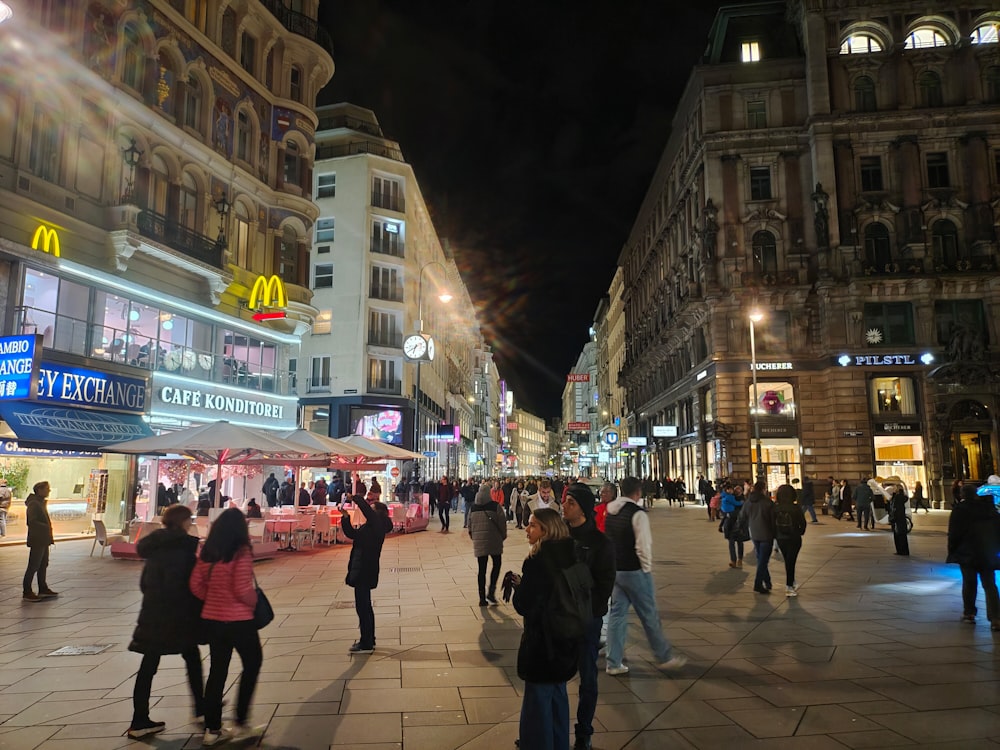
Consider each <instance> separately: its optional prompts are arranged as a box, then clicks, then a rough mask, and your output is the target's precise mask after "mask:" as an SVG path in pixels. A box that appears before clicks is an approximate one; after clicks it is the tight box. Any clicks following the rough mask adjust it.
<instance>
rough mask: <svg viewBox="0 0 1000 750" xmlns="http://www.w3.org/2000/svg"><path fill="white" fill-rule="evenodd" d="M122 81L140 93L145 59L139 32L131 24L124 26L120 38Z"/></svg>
mask: <svg viewBox="0 0 1000 750" xmlns="http://www.w3.org/2000/svg"><path fill="white" fill-rule="evenodd" d="M122 47H123V50H122V58H123V59H122V83H124V84H125V85H126V86H128V87H129V88H130V89H133V90H134V91H138V92H139V93H140V94H141V93H142V84H143V78H144V77H145V76H144V68H145V65H144V63H145V59H144V56H143V54H142V43H141V41H140V39H139V32H138V31H136V29H135V27H134V26H132V25H129V26H126V27H125V33H124V35H123V39H122Z"/></svg>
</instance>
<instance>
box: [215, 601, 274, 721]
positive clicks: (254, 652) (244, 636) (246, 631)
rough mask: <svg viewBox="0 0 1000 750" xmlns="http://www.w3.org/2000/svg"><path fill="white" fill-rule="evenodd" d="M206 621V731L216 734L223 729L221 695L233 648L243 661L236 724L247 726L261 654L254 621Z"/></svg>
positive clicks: (262, 658) (262, 656) (262, 657)
mask: <svg viewBox="0 0 1000 750" xmlns="http://www.w3.org/2000/svg"><path fill="white" fill-rule="evenodd" d="M207 622H208V627H209V641H208V647H209V650H210V653H211V656H212V662H211V666H210V667H209V669H208V682H206V683H205V729H211V730H212V731H215V732H217V731H218V730H219V729H221V728H222V693H223V691H224V690H225V689H226V681H227V680H228V679H229V662H230V661H231V660H232V658H233V649H236V653H238V654H239V655H240V661H241V662H243V674H241V675H240V689H239V694H238V697H237V699H236V723H237V724H246V721H247V717H248V716H249V715H250V700H251V699H252V698H253V691H254V689H255V688H256V687H257V676H258V675H259V674H260V665H261V664H262V663H263V661H264V654H263V651H262V650H261V647H260V638H259V637H258V636H257V628H256V627H255V626H254V624H253V620H243V621H240V622H218V621H216V620H208V621H207Z"/></svg>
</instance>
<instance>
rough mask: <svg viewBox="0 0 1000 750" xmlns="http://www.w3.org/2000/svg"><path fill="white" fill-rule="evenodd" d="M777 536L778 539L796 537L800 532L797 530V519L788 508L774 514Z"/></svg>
mask: <svg viewBox="0 0 1000 750" xmlns="http://www.w3.org/2000/svg"><path fill="white" fill-rule="evenodd" d="M774 528H775V536H777V538H778V539H794V538H795V537H796V536H798V534H797V533H796V530H795V519H794V518H792V514H791V513H789V512H788V511H787V510H779V511H778V512H777V513H776V514H775V516H774Z"/></svg>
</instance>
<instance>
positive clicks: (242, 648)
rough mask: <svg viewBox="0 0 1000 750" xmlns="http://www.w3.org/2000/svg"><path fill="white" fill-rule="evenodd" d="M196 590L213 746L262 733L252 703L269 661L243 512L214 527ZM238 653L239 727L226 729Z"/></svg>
mask: <svg viewBox="0 0 1000 750" xmlns="http://www.w3.org/2000/svg"><path fill="white" fill-rule="evenodd" d="M191 592H192V593H193V594H194V595H195V596H196V597H198V598H199V599H201V600H202V601H203V602H204V605H203V606H202V610H201V616H202V619H203V620H204V621H205V627H206V630H207V635H208V645H209V650H210V653H211V655H212V661H211V667H210V668H209V671H208V682H207V683H205V736H204V738H203V739H202V745H203V746H206V747H211V746H212V745H217V744H219V743H222V742H226V741H227V740H230V739H245V738H248V737H255V736H258V735H259V734H260V733H261V728H260V727H251V726H249V725H248V724H247V718H248V716H249V714H250V700H251V699H252V698H253V691H254V689H255V688H256V687H257V677H258V675H259V674H260V667H261V664H262V663H263V661H264V654H263V651H262V649H261V646H260V637H259V636H258V635H257V627H256V626H255V625H254V622H253V615H254V607H256V606H257V587H256V585H255V584H254V577H253V551H252V549H251V547H250V535H249V533H248V531H247V522H246V519H245V518H244V517H243V513H242V512H241V511H240V510H239V509H238V508H230V509H228V510H226V511H223V513H222V515H220V516H219V517H218V518H217V519H215V523H213V524H212V528H211V530H210V531H209V532H208V538H207V539H206V540H205V546H204V547H202V550H201V558H200V559H199V560H198V562H197V564H196V565H195V567H194V571H192V573H191ZM233 649H235V650H236V653H238V654H239V655H240V661H241V662H243V674H242V675H241V676H240V688H239V694H238V697H237V699H236V725H235V726H234V727H233V728H231V729H230V728H224V727H223V726H222V693H223V691H224V690H225V688H226V682H227V680H228V678H229V662H230V660H231V659H232V658H233Z"/></svg>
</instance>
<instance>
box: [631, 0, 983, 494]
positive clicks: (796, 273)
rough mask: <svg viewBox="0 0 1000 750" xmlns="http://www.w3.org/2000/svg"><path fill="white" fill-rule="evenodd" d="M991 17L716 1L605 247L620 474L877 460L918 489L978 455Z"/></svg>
mask: <svg viewBox="0 0 1000 750" xmlns="http://www.w3.org/2000/svg"><path fill="white" fill-rule="evenodd" d="M998 21H1000V13H997V12H987V11H985V10H984V9H983V8H982V7H981V6H980V5H975V4H973V3H968V2H951V3H944V4H936V5H935V6H934V8H933V9H923V10H919V9H914V6H913V4H912V3H907V2H882V3H875V4H873V3H867V2H837V3H833V2H823V0H803V1H799V0H790V2H788V3H781V2H775V3H757V4H754V5H752V6H742V7H740V6H732V7H726V8H723V9H721V10H720V12H719V14H718V16H717V18H716V21H715V24H714V26H713V28H712V30H711V33H710V39H709V43H708V48H707V50H706V53H705V57H704V59H703V60H702V61H701V63H700V64H699V65H697V66H696V67H695V68H694V70H693V72H692V74H691V77H690V79H689V81H688V85H687V88H686V90H685V93H684V95H683V98H682V100H681V102H680V104H679V106H678V110H677V114H676V116H675V120H674V128H673V131H672V133H671V136H670V139H669V141H668V144H667V147H666V149H665V151H664V153H663V155H662V158H661V160H660V163H659V165H658V167H657V170H656V173H655V175H654V177H653V180H652V182H651V184H650V187H649V190H648V193H647V195H646V198H645V200H644V201H643V204H642V206H641V208H640V211H639V214H638V216H637V218H636V222H635V224H634V227H633V230H632V232H631V234H630V237H629V240H628V242H627V244H626V246H625V247H624V249H623V251H622V253H621V256H620V266H621V269H622V271H623V274H624V292H623V302H624V305H625V314H626V339H627V341H626V355H625V363H624V366H623V367H622V368H621V370H620V372H619V382H620V383H621V384H622V385H623V386H625V387H626V388H627V393H628V412H629V429H630V431H631V432H633V434H638V435H645V436H648V438H649V443H650V446H649V447H648V448H647V451H646V452H645V454H644V455H642V456H641V459H642V460H641V462H640V463H639V464H638V465H637V466H636V467H635V469H636V470H640V471H644V472H653V473H659V474H661V475H667V474H669V475H671V476H677V475H681V476H684V477H685V479H686V480H687V481H688V486H692V485H691V481H692V480H693V479H694V477H695V476H696V474H697V473H699V472H706V473H707V474H709V475H710V476H723V475H733V476H738V477H741V478H749V477H750V476H751V475H752V474H753V473H754V465H755V464H756V463H757V462H758V460H759V461H760V462H761V464H762V465H763V466H762V468H763V470H764V472H765V474H766V476H767V479H768V481H769V483H770V484H771V485H772V486H773V485H775V484H778V483H780V482H784V481H786V480H788V479H790V478H793V477H801V476H803V475H804V474H808V475H810V476H821V477H824V478H825V477H827V476H828V475H834V476H836V477H848V478H849V479H852V480H856V479H858V478H859V477H860V476H862V475H863V474H864V473H866V472H875V473H879V474H882V475H889V474H898V475H900V476H901V477H903V478H904V479H906V480H908V483H909V484H910V486H911V487H912V484H913V482H915V481H921V482H923V483H924V485H925V486H930V487H931V488H932V490H933V491H932V493H931V494H932V496H933V497H934V498H935V499H937V500H940V499H942V498H943V496H944V495H945V494H946V490H947V488H948V487H950V485H951V483H952V481H953V480H954V479H956V478H962V479H965V480H967V481H969V480H971V481H974V482H978V481H982V480H984V479H985V478H986V476H987V475H988V474H989V473H990V472H991V471H994V470H995V468H996V459H995V457H996V455H997V416H996V415H997V409H998V407H1000V398H998V397H1000V369H998V367H997V357H996V355H995V354H994V352H995V351H996V349H997V346H998V341H1000V338H998V337H1000V328H998V320H1000V314H998V313H1000V274H998V273H997V264H998V256H997V238H996V224H997V222H998V221H1000V213H998V210H997V202H998V198H1000V124H998V123H1000V120H998V114H1000V45H998V43H997V41H998V40H997V24H998ZM751 312H758V313H760V315H761V316H762V317H761V319H760V320H759V322H756V324H755V333H756V337H755V339H756V340H755V342H754V343H755V346H754V347H751V343H750V337H751V334H750V319H749V316H750V314H751ZM752 361H755V362H756V365H757V375H758V377H757V378H756V387H755V384H754V378H753V377H752V374H753V373H752V369H751V362H752ZM656 427H660V428H661V429H660V430H655V429H654V428H656ZM664 428H668V429H664ZM674 428H676V436H672V435H673V433H674ZM757 430H759V435H760V439H759V441H758V440H757V439H756V438H755V437H754V436H755V434H756V433H757ZM655 432H659V433H660V436H659V437H655V439H654V433H655ZM665 434H666V435H669V436H667V437H663V435H665ZM758 444H759V446H760V453H759V454H758V451H757V447H758Z"/></svg>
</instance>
